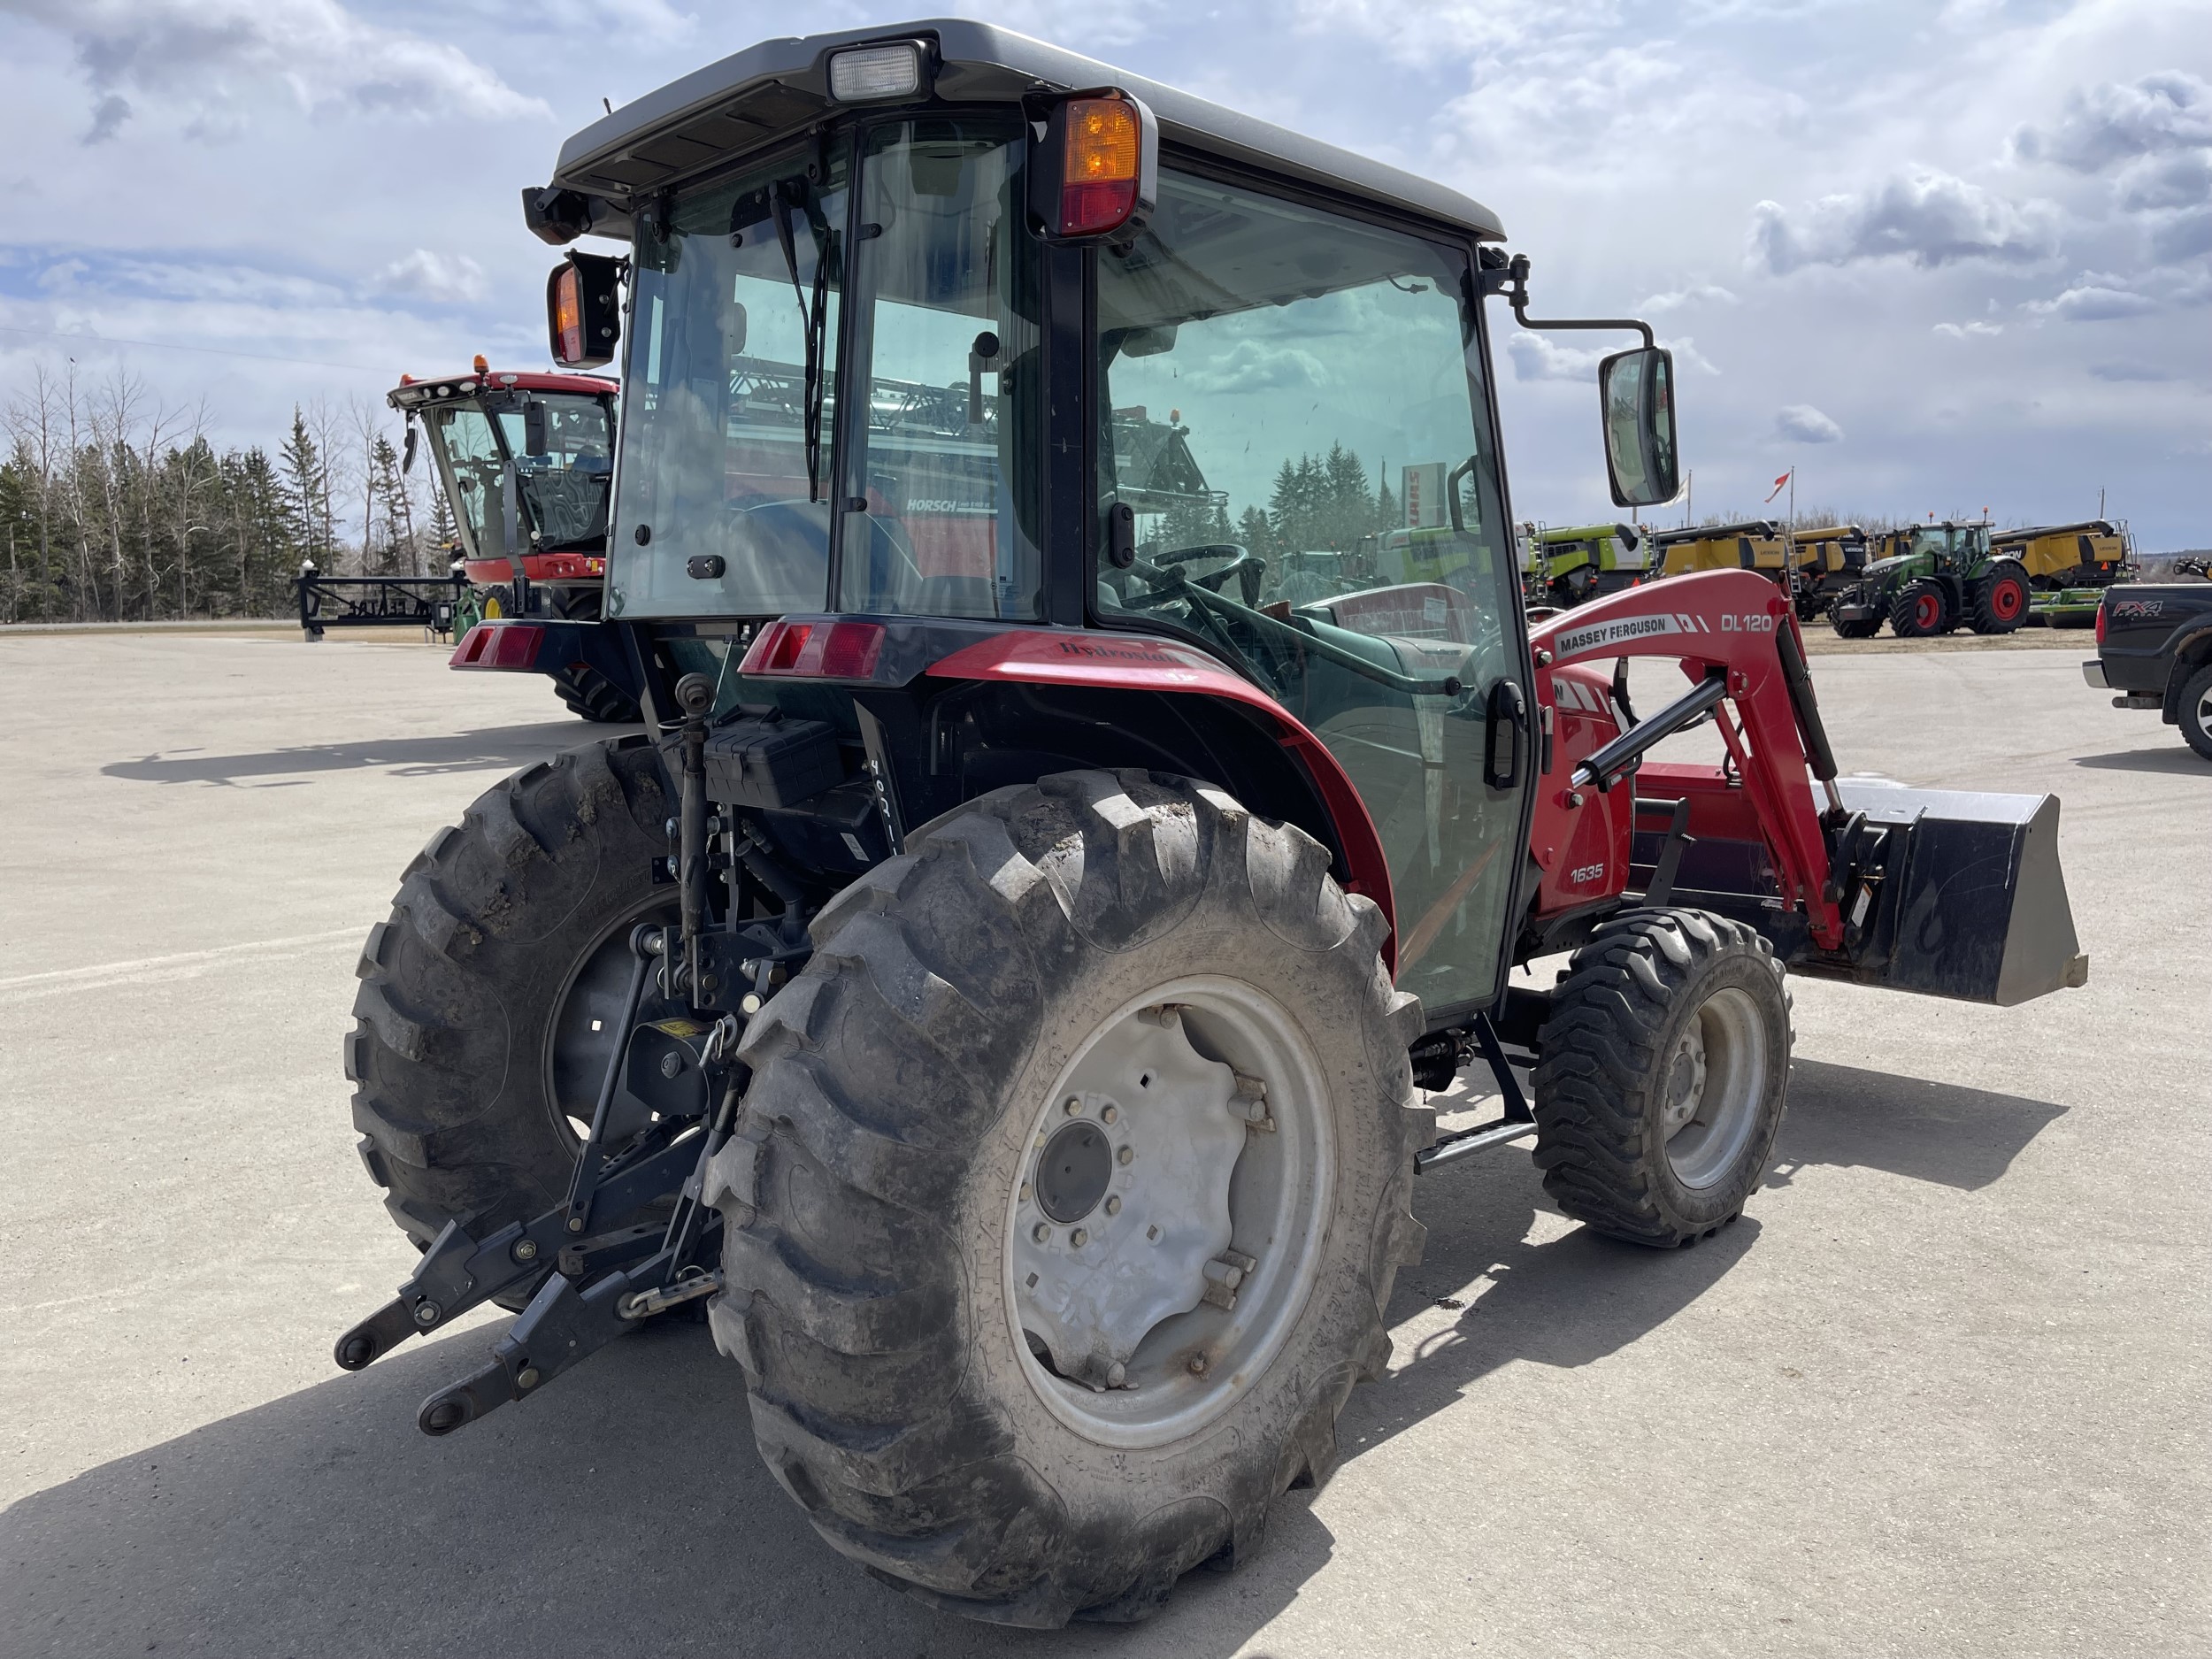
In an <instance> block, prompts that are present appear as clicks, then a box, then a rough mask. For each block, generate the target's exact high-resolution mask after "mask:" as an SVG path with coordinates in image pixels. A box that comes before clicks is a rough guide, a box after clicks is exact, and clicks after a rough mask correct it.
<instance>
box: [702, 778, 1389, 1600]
mask: <svg viewBox="0 0 2212 1659" xmlns="http://www.w3.org/2000/svg"><path fill="white" fill-rule="evenodd" d="M907 846H908V851H907V852H906V853H905V854H904V855H902V856H899V857H896V858H893V859H890V860H888V861H887V862H886V863H885V864H881V865H879V866H878V867H877V868H876V869H875V870H873V871H872V872H869V873H868V874H867V875H865V876H864V877H862V878H861V879H859V880H858V881H856V882H855V883H854V884H853V885H852V886H851V887H848V888H847V889H846V890H845V891H844V893H842V894H841V895H840V896H839V897H838V898H837V899H835V900H833V902H831V904H830V905H829V906H828V907H827V908H826V910H824V911H823V912H822V914H821V915H820V916H819V917H818V918H817V919H816V921H815V923H814V927H813V934H814V938H815V941H816V945H817V949H816V953H815V956H814V957H813V959H812V961H811V962H810V964H808V966H807V968H806V969H805V971H804V972H802V973H801V974H800V975H799V976H798V977H797V978H796V979H794V980H793V981H792V982H791V983H790V984H789V985H788V986H787V987H785V988H784V989H783V990H782V991H781V992H780V994H779V995H777V996H776V998H775V999H774V1000H773V1001H772V1002H770V1003H769V1005H768V1006H767V1008H765V1009H764V1010H763V1011H762V1012H761V1013H760V1014H759V1015H758V1016H757V1018H755V1020H754V1021H753V1023H752V1025H751V1027H750V1029H749V1032H748V1033H747V1037H746V1043H745V1047H744V1048H743V1050H742V1051H741V1052H742V1055H743V1057H744V1059H745V1060H746V1061H747V1062H748V1063H749V1064H750V1065H751V1066H752V1067H753V1069H754V1077H753V1082H752V1085H751V1087H750V1088H749V1091H748V1093H747V1095H746V1101H745V1111H744V1115H743V1118H742V1119H741V1126H740V1129H739V1132H738V1133H737V1134H736V1135H735V1136H734V1137H733V1139H732V1141H730V1142H729V1144H728V1145H727V1146H726V1148H725V1149H724V1150H723V1151H722V1152H720V1153H719V1154H718V1155H717V1156H716V1159H715V1161H714V1164H713V1166H712V1168H711V1169H710V1173H709V1179H708V1183H707V1195H708V1198H709V1201H710V1202H715V1203H717V1204H718V1205H719V1207H720V1209H721V1211H722V1215H723V1217H724V1221H725V1240H724V1257H723V1262H724V1286H725V1288H724V1289H723V1291H722V1292H721V1293H720V1294H719V1295H718V1296H717V1298H716V1299H715V1301H714V1302H713V1303H712V1304H711V1305H710V1310H709V1318H710V1323H711V1325H713V1328H714V1332H715V1336H716V1340H717V1341H718V1343H720V1345H721V1346H722V1347H723V1348H724V1350H725V1351H726V1352H727V1353H730V1354H732V1355H733V1356H735V1357H736V1358H737V1359H738V1360H739V1361H740V1362H741V1363H742V1364H743V1366H744V1369H745V1374H746V1382H747V1385H748V1393H749V1398H750V1402H751V1409H752V1414H753V1427H754V1432H755V1436H756V1438H757V1440H758V1442H759V1446H760V1450H761V1455H763V1457H764V1459H765V1460H766V1462H767V1463H768V1466H769V1468H770V1470H771V1471H772V1472H773V1473H774V1475H775V1477H776V1479H778V1481H779V1482H780V1483H781V1485H782V1486H783V1487H784V1489H785V1490H786V1491H787V1492H788V1493H789V1494H790V1495H791V1496H792V1497H793V1498H794V1499H795V1500H796V1501H797V1502H798V1503H799V1505H800V1506H801V1507H802V1509H804V1510H805V1512H806V1514H807V1516H808V1518H809V1519H810V1521H812V1523H813V1525H814V1526H815V1528H816V1530H817V1531H818V1532H820V1534H821V1535H822V1537H823V1538H824V1539H825V1540H827V1541H828V1543H829V1544H830V1545H831V1546H832V1547H833V1548H836V1549H837V1550H838V1551H840V1552H841V1553H842V1554H843V1555H847V1556H849V1557H850V1558H851V1559H852V1560H854V1561H856V1562H857V1563H860V1564H861V1565H862V1566H863V1567H864V1568H865V1569H866V1570H867V1571H870V1572H871V1573H872V1574H874V1575H875V1576H876V1577H877V1578H881V1579H883V1580H885V1581H887V1582H888V1583H891V1584H893V1585H895V1586H899V1587H900V1588H902V1589H905V1590H907V1591H909V1592H910V1593H912V1594H915V1595H917V1596H918V1597H920V1598H921V1599H923V1600H924V1601H927V1602H929V1603H931V1604H932V1605H933V1606H936V1607H938V1608H940V1609H944V1610H948V1611H952V1612H957V1613H961V1614H964V1615H966V1616H968V1617H975V1618H980V1619H986V1620H990V1621H993V1622H996V1623H1001V1624H1018V1625H1028V1626H1035V1627H1047V1628H1048V1627H1053V1626H1057V1625H1060V1624H1064V1623H1066V1622H1067V1621H1068V1620H1069V1619H1070V1618H1071V1617H1088V1618H1094V1619H1101V1620H1108V1621H1117V1622H1120V1621H1128V1620H1133V1619H1136V1618H1141V1617H1144V1616H1145V1615H1147V1614H1148V1613H1149V1612H1151V1611H1152V1610H1153V1609H1155V1608H1156V1607H1157V1606H1158V1605H1159V1604H1160V1603H1161V1601H1163V1600H1164V1598H1165V1597H1166V1596H1167V1594H1168V1593H1169V1592H1170V1590H1171V1588H1172V1587H1173V1586H1174V1584H1175V1582H1176V1580H1177V1578H1179V1576H1180V1575H1181V1574H1183V1573H1185V1572H1187V1571H1189V1570H1191V1569H1192V1568H1194V1567H1196V1566H1198V1565H1199V1564H1201V1563H1208V1562H1210V1563H1216V1564H1217V1565H1223V1566H1233V1565H1235V1564H1237V1563H1240V1562H1242V1561H1243V1560H1245V1559H1246V1558H1247V1557H1248V1556H1249V1555H1251V1554H1252V1553H1253V1551H1254V1550H1255V1549H1256V1548H1257V1546H1258V1545H1259V1542H1260V1540H1261V1537H1262V1534H1263V1531H1264V1527H1265V1524H1266V1518H1267V1511H1268V1507H1269V1505H1270V1503H1271V1502H1272V1500H1273V1499H1274V1498H1275V1497H1276V1496H1277V1494H1279V1493H1281V1492H1282V1491H1283V1490H1284V1489H1285V1488H1286V1487H1288V1486H1294V1485H1297V1484H1301V1483H1312V1484H1317V1483H1319V1482H1320V1481H1322V1480H1324V1479H1326V1478H1327V1476H1328V1475H1329V1473H1330V1471H1331V1470H1332V1468H1333V1465H1334V1463H1335V1462H1336V1457H1337V1452H1336V1435H1335V1423H1336V1417H1337V1414H1338V1411H1339V1410H1340V1409H1341V1407H1342V1406H1343V1404H1344V1401H1345V1397H1346V1395H1347V1394H1348V1393H1349V1392H1350V1390H1351V1387H1352V1385H1353V1384H1354V1383H1355V1382H1356V1381H1357V1380H1359V1379H1363V1378H1373V1377H1376V1376H1379V1374H1380V1373H1381V1371H1382V1369H1383V1366H1384V1364H1385V1362H1386V1359H1387V1357H1388V1356H1389V1352H1390V1342H1389V1339H1388V1337H1387V1336H1386V1334H1385V1333H1384V1328H1383V1322H1382V1310H1383V1308H1384V1305H1385V1304H1386V1302H1388V1301H1389V1298H1390V1292H1391V1283H1392V1280H1393V1279H1394V1276H1395V1274H1396V1271H1397V1270H1398V1267H1399V1266H1400V1264H1401V1263H1406V1262H1409V1261H1411V1260H1413V1259H1415V1258H1416V1257H1417V1254H1418V1247H1419V1241H1420V1239H1421V1237H1422V1229H1421V1227H1420V1225H1419V1224H1418V1223H1417V1222H1416V1221H1414V1219H1413V1218H1412V1216H1411V1215H1410V1213H1409V1209H1408V1196H1409V1188H1410V1185H1411V1177H1412V1156H1413V1153H1414V1152H1415V1150H1416V1149H1417V1148H1419V1147H1421V1146H1423V1145H1425V1144H1426V1142H1427V1141H1428V1139H1429V1137H1430V1134H1431V1132H1432V1125H1433V1116H1432V1113H1430V1112H1429V1111H1428V1110H1425V1108H1423V1107H1421V1106H1420V1105H1419V1104H1418V1103H1417V1102H1418V1101H1419V1099H1420V1096H1419V1095H1418V1094H1417V1093H1416V1091H1415V1089H1414V1087H1413V1081H1412V1076H1411V1071H1410V1067H1409V1062H1408V1056H1407V1048H1408V1045H1409V1043H1411V1042H1412V1041H1414V1040H1415V1039H1416V1038H1417V1037H1418V1036H1419V1035H1420V1034H1421V1029H1422V1027H1421V1014H1420V1004H1419V1003H1418V1002H1417V1001H1416V999H1414V998H1413V997H1410V996H1408V995H1402V994H1401V993H1397V992H1394V991H1393V989H1392V988H1391V984H1390V979H1389V976H1388V975H1387V974H1386V972H1384V969H1383V966H1382V964H1381V961H1380V958H1379V954H1378V952H1379V948H1380V946H1381V944H1382V941H1383V936H1384V922H1383V918H1382V916H1381V914H1380V912H1379V911H1378V910H1377V909H1376V908H1375V906H1374V905H1373V904H1372V903H1371V902H1369V901H1367V900H1366V899H1363V898H1356V897H1349V896H1347V895H1345V894H1344V893H1343V892H1342V891H1341V890H1340V888H1339V887H1337V885H1336V884H1335V882H1333V880H1331V879H1330V878H1329V873H1328V866H1329V858H1328V855H1327V853H1326V851H1325V849H1323V848H1322V847H1321V846H1319V845H1318V844H1317V842H1315V841H1313V840H1312V839H1311V838H1310V837H1309V836H1307V835H1305V834H1303V833H1302V832H1300V831H1299V830H1297V829H1295V828H1293V827H1290V826H1285V825H1280V824H1274V823H1270V822H1267V821H1265V820H1263V819H1261V818H1256V817H1254V816H1253V815H1252V814H1250V813H1249V812H1248V811H1246V810H1244V809H1243V808H1242V807H1240V805H1238V804H1237V803H1235V802H1234V801H1233V800H1231V799H1230V798H1229V797H1228V796H1226V795H1224V794H1222V793H1221V792H1220V791H1219V790H1217V789H1215V788H1213V787H1210V786H1207V785H1203V784H1197V783H1194V782H1192V781H1190V780H1187V779H1180V778H1171V777H1165V776H1161V775H1158V774H1153V773H1146V772H1112V773H1109V772H1068V773H1063V774H1060V775H1057V776H1054V777H1048V778H1046V779H1044V780H1041V782H1039V783H1037V784H1035V785H1022V786H1016V787H1009V788H1003V789H1000V790H997V791H995V792H994V793H992V794H990V795H984V796H981V797H979V799H977V800H975V801H973V802H971V803H968V804H967V805H966V806H964V807H962V808H960V809H959V810H956V811H955V812H953V813H950V814H948V815H947V816H946V817H944V818H939V819H938V820H936V821H935V822H934V823H933V824H931V825H928V826H924V827H923V828H921V829H919V830H918V831H916V832H914V833H912V834H911V835H910V837H909V839H908V842H907Z"/></svg>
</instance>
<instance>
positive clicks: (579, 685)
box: [552, 663, 643, 726]
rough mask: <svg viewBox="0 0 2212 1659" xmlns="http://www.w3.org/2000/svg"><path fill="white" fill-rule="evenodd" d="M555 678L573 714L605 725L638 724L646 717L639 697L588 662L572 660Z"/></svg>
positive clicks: (563, 698) (558, 691) (559, 690)
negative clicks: (639, 704)
mask: <svg viewBox="0 0 2212 1659" xmlns="http://www.w3.org/2000/svg"><path fill="white" fill-rule="evenodd" d="M552 680H553V690H554V693H555V695H557V696H558V697H559V698H560V700H561V701H562V703H565V704H566V705H567V708H568V711H569V712H570V713H571V714H574V715H580V716H581V717H582V718H585V719H587V720H591V721H595V722H596V723H598V724H600V725H603V726H634V725H635V724H637V722H638V721H639V720H640V719H641V718H643V714H642V711H641V710H640V709H639V707H638V701H637V699H636V698H635V697H634V696H632V695H630V694H629V693H628V692H626V691H625V690H623V688H622V687H619V686H618V685H616V684H615V683H614V681H613V680H610V679H608V678H607V677H606V675H604V674H603V673H601V672H599V671H598V670H597V669H595V668H594V667H592V666H591V665H590V664H588V663H572V664H569V665H568V666H567V667H566V668H564V669H562V670H560V671H559V672H557V673H556V674H554V675H553V676H552Z"/></svg>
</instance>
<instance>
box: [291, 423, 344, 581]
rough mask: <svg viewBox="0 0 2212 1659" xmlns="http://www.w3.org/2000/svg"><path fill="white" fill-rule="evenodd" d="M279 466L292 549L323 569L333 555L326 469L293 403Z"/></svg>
mask: <svg viewBox="0 0 2212 1659" xmlns="http://www.w3.org/2000/svg"><path fill="white" fill-rule="evenodd" d="M281 465H282V467H283V479H284V486H283V489H284V493H283V502H284V516H285V518H286V521H287V527H288V529H289V530H290V532H291V540H292V545H293V548H294V549H295V550H296V552H297V553H298V555H299V557H301V558H303V559H312V560H314V561H315V563H316V564H317V565H322V566H325V567H326V568H327V567H328V566H329V565H330V564H331V563H332V556H333V554H334V552H335V549H334V548H333V547H332V545H331V540H332V538H331V536H330V534H328V526H329V524H330V469H329V467H328V466H327V465H325V463H324V461H323V455H322V450H321V449H319V447H318V446H317V444H316V442H315V437H314V434H312V433H311V432H309V431H308V429H307V418H306V417H305V416H304V415H303V414H302V413H301V412H300V407H299V405H298V404H297V403H295V404H293V405H292V434H291V436H289V437H288V438H287V439H285V441H284V448H283V450H282V451H281Z"/></svg>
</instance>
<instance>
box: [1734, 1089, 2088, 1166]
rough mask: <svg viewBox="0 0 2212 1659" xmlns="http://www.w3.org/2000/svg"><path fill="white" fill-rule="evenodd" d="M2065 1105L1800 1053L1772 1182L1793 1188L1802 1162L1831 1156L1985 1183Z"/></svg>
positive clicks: (1836, 1160)
mask: <svg viewBox="0 0 2212 1659" xmlns="http://www.w3.org/2000/svg"><path fill="white" fill-rule="evenodd" d="M2065 1111H2066V1108H2065V1107H2063V1106H2060V1105H2055V1104H2054V1103H2053V1102H2049V1101H2039V1100H2028V1099H2024V1097H2022V1096H2020V1095H2017V1094H1993V1093H1992V1092H1991V1091H1989V1090H1987V1089H1978V1088H1963V1087H1960V1086H1959V1085H1957V1084H1955V1083H1931V1082H1928V1081H1927V1080H1925V1079H1921V1078H1916V1077H1899V1076H1897V1075H1896V1074H1894V1073H1890V1072H1880V1071H1861V1070H1860V1069H1858V1068H1857V1067H1855V1066H1848V1065H1830V1064H1826V1063H1825V1062H1824V1061H1819V1060H1798V1061H1795V1062H1793V1064H1792V1065H1791V1067H1790V1106H1789V1116H1788V1117H1787V1118H1785V1119H1784V1120H1783V1123H1782V1133H1781V1135H1780V1137H1779V1138H1778V1140H1777V1141H1776V1143H1775V1156H1774V1162H1773V1164H1772V1166H1771V1167H1770V1169H1769V1171H1768V1172H1767V1178H1766V1185H1767V1186H1769V1187H1787V1186H1788V1185H1789V1184H1790V1178H1791V1176H1792V1175H1793V1173H1795V1172H1796V1171H1798V1170H1801V1169H1802V1168H1804V1167H1805V1166H1806V1165H1808V1164H1833V1165H1836V1166H1838V1167H1839V1168H1857V1169H1872V1170H1886V1171H1889V1172H1890V1173H1891V1174H1893V1175H1904V1176H1909V1177H1910V1178H1911V1179H1914V1180H1920V1181H1933V1182H1935V1183H1937V1184H1938V1185H1939V1186H1943V1187H1957V1188H1959V1189H1960V1190H1961V1191H1962V1192H1978V1191H1980V1190H1981V1189H1982V1188H1983V1187H1988V1186H1990V1185H1992V1184H1993V1183H1994V1182H1995V1181H1997V1180H1998V1179H2000V1178H2001V1176H2003V1174H2004V1172H2005V1171H2007V1170H2008V1169H2010V1168H2011V1167H2012V1161H2013V1159H2015V1158H2016V1157H2018V1156H2020V1154H2021V1152H2022V1151H2023V1150H2024V1149H2025V1148H2026V1147H2027V1145H2028V1143H2029V1142H2030V1141H2033V1140H2034V1139H2035V1138H2036V1136H2038V1135H2039V1134H2040V1133H2043V1130H2044V1127H2045V1125H2047V1124H2049V1123H2050V1122H2052V1121H2053V1120H2054V1119H2055V1118H2060V1117H2062V1116H2064V1114H2065Z"/></svg>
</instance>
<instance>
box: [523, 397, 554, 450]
mask: <svg viewBox="0 0 2212 1659" xmlns="http://www.w3.org/2000/svg"><path fill="white" fill-rule="evenodd" d="M552 448H553V443H552V440H551V439H549V437H547V436H546V431H545V405H544V404H543V403H540V402H539V401H538V400H537V399H536V398H532V399H531V400H530V401H529V402H528V403H525V404H523V406H522V452H523V453H524V454H525V455H544V454H547V453H549V451H550V450H551V449H552Z"/></svg>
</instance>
